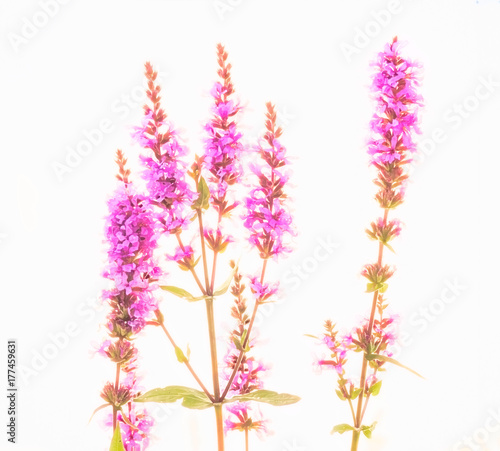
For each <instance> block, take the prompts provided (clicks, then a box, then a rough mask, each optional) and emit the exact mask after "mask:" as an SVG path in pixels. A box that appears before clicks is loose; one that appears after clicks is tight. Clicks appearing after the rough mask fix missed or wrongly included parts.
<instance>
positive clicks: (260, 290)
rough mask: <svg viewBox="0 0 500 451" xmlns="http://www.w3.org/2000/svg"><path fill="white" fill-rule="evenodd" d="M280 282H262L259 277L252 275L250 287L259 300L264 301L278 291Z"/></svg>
mask: <svg viewBox="0 0 500 451" xmlns="http://www.w3.org/2000/svg"><path fill="white" fill-rule="evenodd" d="M278 288H279V282H275V283H273V284H270V283H260V281H259V277H250V289H251V290H252V293H254V294H255V297H256V299H257V300H258V302H264V301H266V300H267V299H269V298H270V297H271V296H273V295H274V294H276V293H277V292H278Z"/></svg>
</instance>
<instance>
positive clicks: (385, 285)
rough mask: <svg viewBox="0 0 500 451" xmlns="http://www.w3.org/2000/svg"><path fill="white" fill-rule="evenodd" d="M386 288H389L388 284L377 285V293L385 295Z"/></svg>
mask: <svg viewBox="0 0 500 451" xmlns="http://www.w3.org/2000/svg"><path fill="white" fill-rule="evenodd" d="M387 288H389V285H388V284H386V283H379V288H378V291H379V293H385V292H386V291H387Z"/></svg>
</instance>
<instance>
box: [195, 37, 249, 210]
mask: <svg viewBox="0 0 500 451" xmlns="http://www.w3.org/2000/svg"><path fill="white" fill-rule="evenodd" d="M227 56H228V55H227V52H226V51H225V49H224V47H223V46H222V45H221V44H218V45H217V58H218V64H219V70H218V74H219V77H220V81H217V82H216V83H215V84H214V86H213V88H212V90H211V95H212V97H213V99H214V105H213V107H212V112H213V114H214V115H213V117H212V119H211V120H210V122H209V123H208V124H206V125H205V131H206V132H207V134H208V137H207V138H206V139H205V146H204V147H205V152H204V158H203V167H204V168H205V169H206V170H207V171H208V172H209V173H210V177H209V183H210V193H211V202H212V204H213V205H214V207H215V208H216V209H217V210H218V212H219V214H220V216H223V215H224V214H226V213H227V212H229V211H230V210H232V209H233V208H234V207H235V206H236V203H235V202H229V203H228V202H227V200H226V194H227V192H228V188H229V186H231V185H233V184H234V183H236V182H237V181H239V180H240V177H241V174H242V168H241V164H240V155H241V153H242V152H243V150H244V149H243V145H242V144H241V142H240V140H241V137H242V135H241V133H239V132H238V131H237V128H236V127H237V124H236V121H235V117H236V115H237V114H238V112H239V111H240V106H239V105H238V104H237V103H235V102H234V101H233V100H231V99H230V98H229V97H230V96H231V95H232V94H233V93H234V87H233V83H232V81H231V72H230V70H231V65H230V64H228V63H227V62H226V60H227Z"/></svg>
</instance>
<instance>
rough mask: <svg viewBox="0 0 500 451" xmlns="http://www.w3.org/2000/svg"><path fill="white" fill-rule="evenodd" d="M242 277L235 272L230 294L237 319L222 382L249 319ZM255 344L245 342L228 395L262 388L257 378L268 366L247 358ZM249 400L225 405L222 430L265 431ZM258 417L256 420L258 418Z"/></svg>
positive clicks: (236, 355) (240, 346)
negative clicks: (223, 428)
mask: <svg viewBox="0 0 500 451" xmlns="http://www.w3.org/2000/svg"><path fill="white" fill-rule="evenodd" d="M241 281H242V276H241V274H239V273H236V274H235V275H234V281H233V285H232V287H231V293H232V294H233V296H234V298H235V302H234V305H233V307H232V308H231V316H232V317H233V318H235V319H236V328H235V329H234V330H233V331H232V332H231V335H230V339H229V341H228V350H227V353H226V355H225V357H224V364H225V366H224V367H223V371H222V374H221V377H222V379H223V380H224V381H226V382H227V381H229V379H230V377H231V374H232V373H233V371H234V369H235V367H236V365H237V364H238V358H239V357H240V354H241V350H242V349H243V347H244V342H245V337H246V334H247V332H248V324H249V322H250V318H249V317H248V315H247V313H246V309H247V304H246V299H245V298H244V297H243V292H244V290H245V285H243V284H242V283H241ZM254 345H255V341H254V340H250V342H249V343H247V345H246V347H247V351H246V352H244V353H243V354H242V360H241V363H240V365H239V367H238V371H237V372H236V376H235V377H234V379H233V381H232V384H231V388H230V390H229V394H230V395H232V396H235V395H245V394H248V393H251V392H252V391H254V390H258V389H260V388H262V386H263V382H262V380H261V379H260V378H261V373H262V372H264V371H267V368H266V367H265V366H264V365H263V364H262V363H260V362H258V361H257V360H256V359H255V358H254V357H248V355H247V354H248V353H249V352H250V351H251V350H252V348H253V347H254ZM251 405H252V403H250V402H235V403H231V404H228V405H227V406H226V411H227V412H228V414H229V417H228V418H227V419H226V421H225V431H226V432H227V431H229V430H239V431H245V430H248V431H250V430H255V431H256V432H257V433H258V435H259V436H261V437H262V434H263V433H265V432H267V428H266V424H267V421H266V420H263V419H262V415H260V412H258V411H256V410H255V409H252V407H251ZM257 418H258V419H257Z"/></svg>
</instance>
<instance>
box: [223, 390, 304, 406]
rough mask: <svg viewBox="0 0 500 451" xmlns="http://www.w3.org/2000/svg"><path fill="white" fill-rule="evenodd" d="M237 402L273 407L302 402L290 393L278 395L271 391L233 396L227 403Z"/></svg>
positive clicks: (258, 391)
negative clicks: (252, 402)
mask: <svg viewBox="0 0 500 451" xmlns="http://www.w3.org/2000/svg"><path fill="white" fill-rule="evenodd" d="M235 401H257V402H265V403H267V404H271V405H272V406H287V405H289V404H294V403H296V402H298V401H300V398H299V397H298V396H295V395H289V394H288V393H276V392H275V391H271V390H256V391H254V392H252V393H248V394H247V395H237V396H233V397H232V398H231V399H228V400H226V401H225V402H235Z"/></svg>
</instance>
